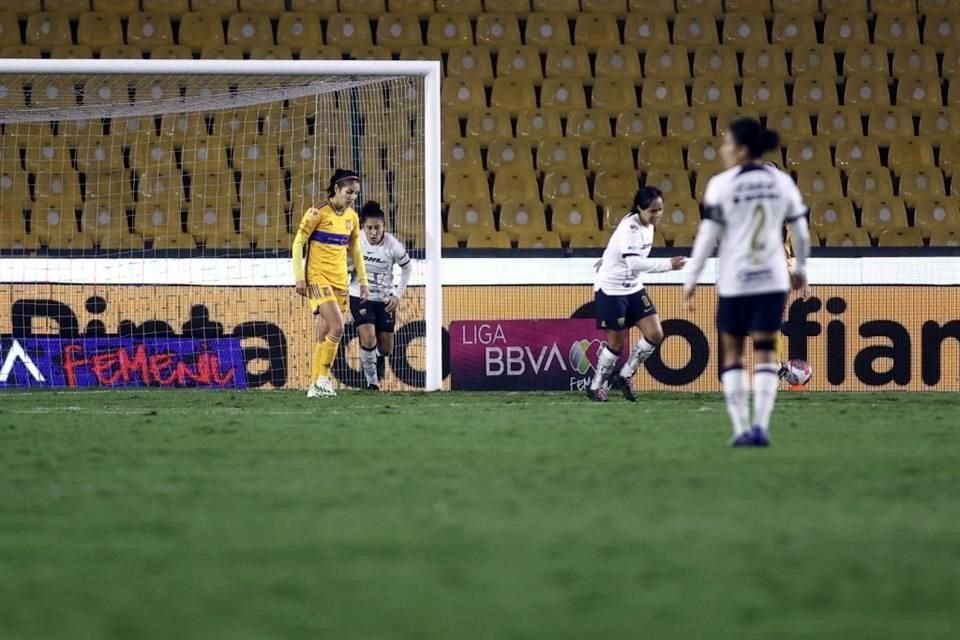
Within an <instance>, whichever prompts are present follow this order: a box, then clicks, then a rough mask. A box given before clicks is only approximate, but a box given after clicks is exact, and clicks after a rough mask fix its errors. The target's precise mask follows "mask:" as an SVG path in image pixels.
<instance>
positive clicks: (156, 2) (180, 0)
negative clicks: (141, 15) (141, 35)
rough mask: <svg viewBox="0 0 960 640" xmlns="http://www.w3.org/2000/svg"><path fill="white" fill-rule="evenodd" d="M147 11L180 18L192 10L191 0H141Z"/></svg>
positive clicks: (144, 9)
mask: <svg viewBox="0 0 960 640" xmlns="http://www.w3.org/2000/svg"><path fill="white" fill-rule="evenodd" d="M140 5H141V6H142V7H143V11H144V12H145V13H154V14H164V15H168V16H172V17H176V18H179V17H180V16H182V15H183V14H185V13H189V12H190V0H141V2H140Z"/></svg>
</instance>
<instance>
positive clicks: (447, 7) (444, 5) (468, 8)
mask: <svg viewBox="0 0 960 640" xmlns="http://www.w3.org/2000/svg"><path fill="white" fill-rule="evenodd" d="M436 6H437V11H438V12H441V13H469V14H474V15H475V14H479V13H483V4H482V3H481V0H436Z"/></svg>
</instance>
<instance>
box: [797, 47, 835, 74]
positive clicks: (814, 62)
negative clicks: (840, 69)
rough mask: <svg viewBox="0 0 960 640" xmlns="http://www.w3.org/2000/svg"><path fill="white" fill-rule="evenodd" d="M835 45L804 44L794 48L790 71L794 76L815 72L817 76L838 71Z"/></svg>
mask: <svg viewBox="0 0 960 640" xmlns="http://www.w3.org/2000/svg"><path fill="white" fill-rule="evenodd" d="M836 66H837V63H836V60H835V56H834V52H833V47H831V46H829V45H825V44H810V45H802V46H800V47H797V48H796V49H794V50H793V58H792V59H791V62H790V72H791V74H793V75H794V76H802V75H806V74H808V73H809V74H813V75H817V76H823V75H834V74H836V73H837V69H836Z"/></svg>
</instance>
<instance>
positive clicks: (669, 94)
mask: <svg viewBox="0 0 960 640" xmlns="http://www.w3.org/2000/svg"><path fill="white" fill-rule="evenodd" d="M641 106H643V107H644V108H650V109H654V110H656V111H657V112H658V113H662V114H666V113H667V112H668V111H670V110H671V109H676V108H681V109H682V108H684V107H687V106H688V105H687V88H686V87H685V86H684V84H683V80H682V79H681V78H656V79H651V80H647V81H646V82H644V83H643V89H642V92H641Z"/></svg>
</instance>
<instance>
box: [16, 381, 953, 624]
mask: <svg viewBox="0 0 960 640" xmlns="http://www.w3.org/2000/svg"><path fill="white" fill-rule="evenodd" d="M958 416H960V396H957V395H947V394H937V395H933V394H929V395H923V394H895V393H885V394H859V395H840V394H814V393H806V394H790V393H784V394H781V397H780V401H779V403H778V406H777V409H776V412H775V415H774V420H773V428H772V436H773V439H774V446H773V447H772V448H771V449H769V450H733V449H730V448H728V447H727V440H728V437H729V427H728V421H727V416H726V413H725V410H724V406H723V402H722V398H721V396H720V395H715V396H714V395H711V396H697V395H680V394H667V393H658V394H646V395H644V396H643V398H642V400H641V403H640V404H637V405H630V404H627V403H625V402H623V401H622V400H620V399H619V398H616V399H614V400H612V401H611V402H610V403H608V404H606V405H596V404H591V403H589V402H587V401H586V400H585V399H583V398H581V397H580V396H571V395H567V394H485V395H475V394H462V393H443V394H432V395H427V394H420V395H417V394H408V395H371V394H360V393H352V394H345V395H344V396H342V397H340V398H338V399H337V400H335V401H308V400H307V399H306V398H305V397H302V396H301V394H299V393H296V394H294V393H288V392H272V393H239V394H230V393H214V392H210V393H203V392H114V393H6V394H4V396H3V403H2V404H0V434H2V435H0V469H2V471H0V628H2V631H0V636H2V637H3V638H5V639H9V640H24V639H29V640H32V639H44V640H47V639H54V638H65V639H70V640H86V639H91V640H92V639H97V640H104V639H108V638H118V639H120V638H123V639H127V640H130V639H140V638H144V639H146V638H149V639H163V640H169V639H171V638H180V639H194V638H197V639H200V638H203V639H207V640H213V639H220V638H224V639H226V638H230V639H232V640H248V639H249V640H254V639H257V640H262V639H265V638H297V639H300V638H330V639H354V638H356V639H364V640H371V639H379V638H390V639H394V638H401V639H402V638H418V639H420V638H437V639H441V638H442V639H464V638H491V639H493V638H498V639H499V638H550V639H558V638H570V639H573V638H577V639H614V638H616V639H619V638H624V639H626V638H651V639H654V638H656V639H664V640H677V639H686V638H800V637H803V638H844V639H845V640H850V639H855V638H865V639H866V638H869V639H871V640H876V639H878V638H898V639H903V638H931V637H956V635H957V633H958V632H960V618H958V614H957V608H956V607H957V603H958V602H960V578H958V576H960V573H958V567H960V471H958V470H960V437H958V436H960V431H958V429H960V418H958Z"/></svg>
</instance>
